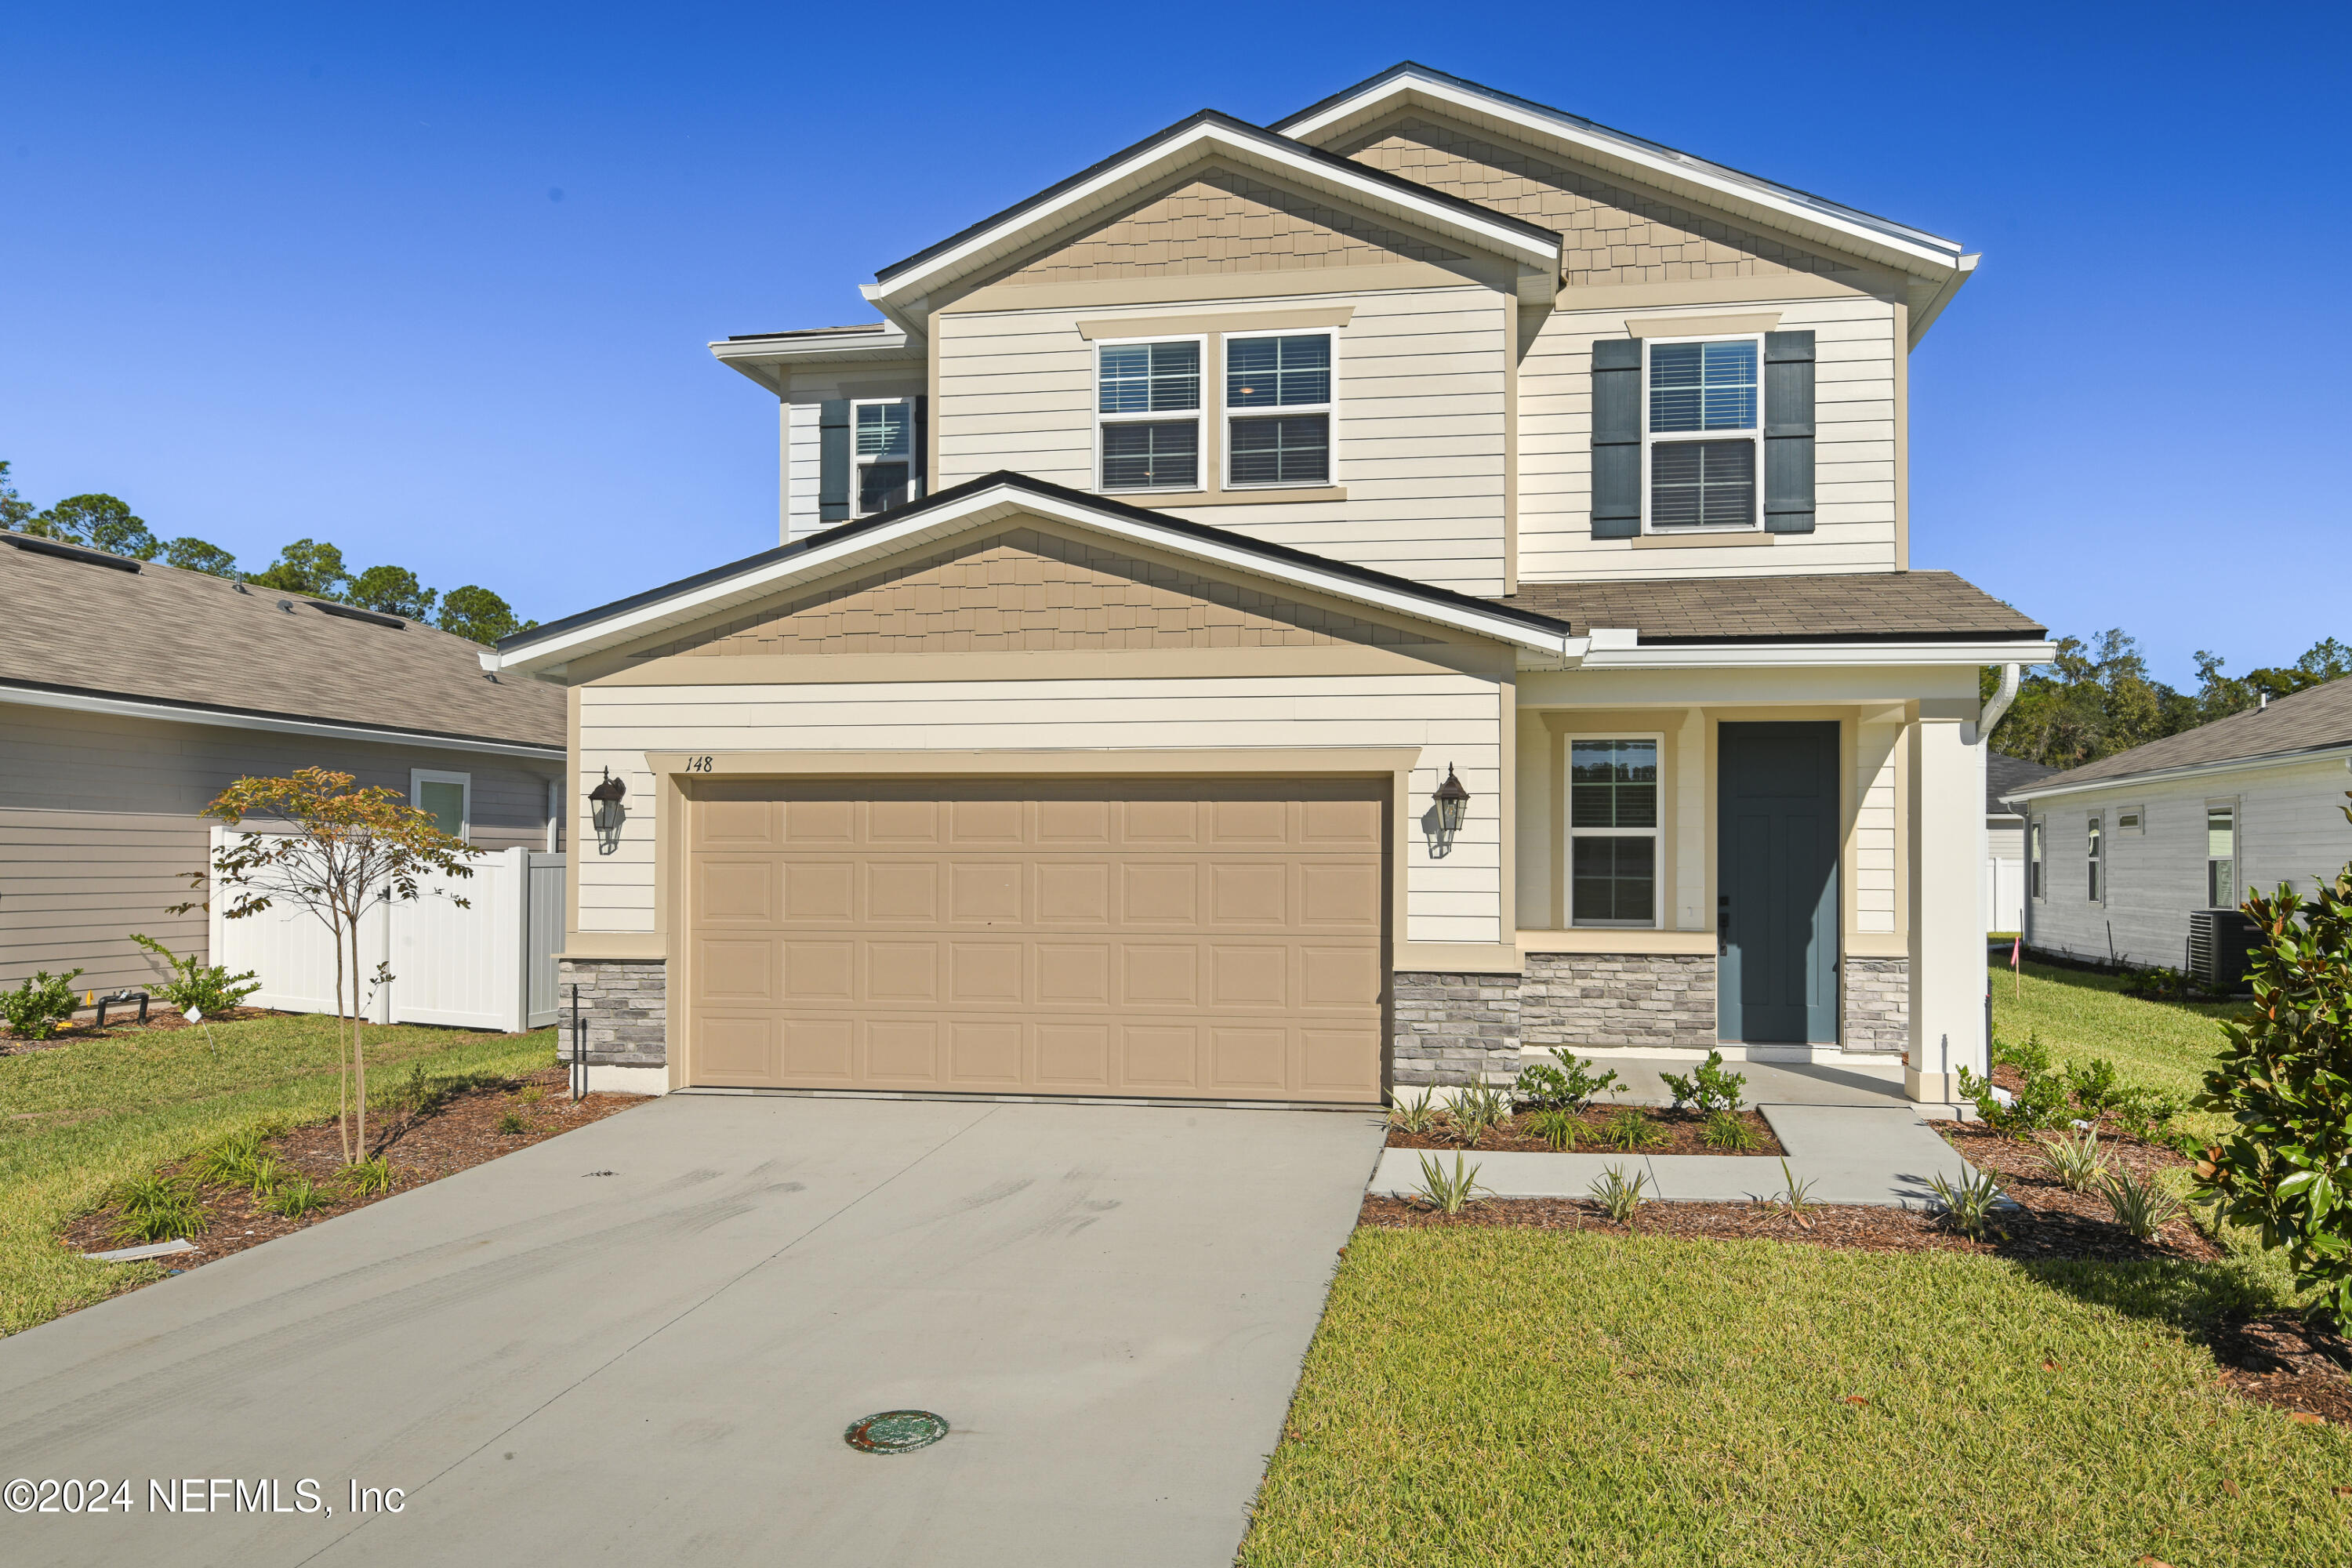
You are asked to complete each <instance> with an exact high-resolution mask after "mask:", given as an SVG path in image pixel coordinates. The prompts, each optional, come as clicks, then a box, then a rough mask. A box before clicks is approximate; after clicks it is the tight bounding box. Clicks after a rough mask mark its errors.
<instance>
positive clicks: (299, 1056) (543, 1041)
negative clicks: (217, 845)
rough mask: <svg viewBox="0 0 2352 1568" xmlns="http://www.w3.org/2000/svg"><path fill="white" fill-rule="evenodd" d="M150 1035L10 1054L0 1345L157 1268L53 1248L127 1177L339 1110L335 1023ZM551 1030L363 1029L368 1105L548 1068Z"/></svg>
mask: <svg viewBox="0 0 2352 1568" xmlns="http://www.w3.org/2000/svg"><path fill="white" fill-rule="evenodd" d="M212 1034H213V1039H214V1041H215V1043H216V1044H217V1046H218V1047H219V1055H218V1057H217V1058H215V1055H214V1053H213V1051H212V1049H211V1048H209V1047H207V1046H206V1044H205V1032H204V1031H203V1030H202V1029H169V1030H166V1029H154V1030H148V1031H144V1032H137V1033H128V1034H124V1035H121V1036H118V1037H115V1038H112V1039H100V1040H82V1041H76V1042H74V1043H72V1044H70V1045H64V1046H58V1047H54V1048H52V1049H49V1050H43V1051H33V1052H28V1053H26V1055H23V1056H15V1057H6V1058H0V1334H13V1333H16V1332H17V1331H20V1330H23V1329H28V1328H31V1327H32V1326H33V1325H34V1324H36V1323H40V1322H46V1321H48V1320H49V1319H51V1318H54V1317H56V1316H57V1315H58V1313H60V1312H67V1311H71V1310H73V1309H74V1308H76V1307H80V1306H86V1305H88V1304H89V1302H91V1301H95V1300H100V1299H101V1298H103V1297H106V1296H110V1295H111V1294H113V1293H114V1292H115V1291H117V1290H119V1289H123V1288H124V1287H126V1286H128V1285H131V1284H136V1283H139V1282H140V1281H142V1280H144V1279H152V1278H153V1277H154V1276H155V1274H156V1273H157V1272H158V1271H159V1266H158V1265H154V1264H126V1263H91V1262H88V1261H86V1260H84V1259H83V1258H79V1257H78V1256H76V1255H75V1254H74V1253H72V1252H69V1251H68V1250H67V1249H66V1248H64V1247H60V1246H58V1243H57V1232H58V1228H59V1227H60V1226H64V1225H65V1224H66V1223H67V1222H68V1221H69V1220H71V1219H72V1218H73V1217H74V1216H75V1215H79V1214H82V1213H85V1212H87V1211H89V1210H90V1209H93V1208H96V1207H98V1206H99V1205H100V1204H102V1203H103V1202H104V1201H105V1197H106V1194H107V1191H108V1189H109V1188H110V1187H112V1186H114V1185H115V1184H117V1183H118V1182H121V1181H123V1180H125V1179H128V1178H131V1177H134V1176H142V1175H145V1174H147V1173H151V1172H152V1171H154V1170H155V1169H156V1168H157V1167H159V1166H163V1165H168V1164H171V1163H174V1162H176V1161H179V1160H183V1159H185V1158H187V1157H188V1156H189V1155H191V1154H193V1153H194V1152H196V1151H197V1150H198V1149H200V1148H202V1147H203V1146H204V1145H205V1144H206V1143H208V1142H212V1141H213V1140H215V1139H216V1138H220V1137H222V1136H224V1135H226V1134H228V1133H231V1132H236V1131H245V1130H248V1129H251V1128H254V1127H256V1126H258V1125H261V1124H263V1123H266V1122H269V1121H287V1122H293V1121H314V1120H317V1119H319V1118H321V1117H327V1116H331V1115H333V1114H334V1110H335V1091H336V1071H335V1043H334V1042H335V1026H334V1020H333V1019H332V1018H326V1017H318V1016H289V1017H272V1018H252V1019H247V1020H244V1021H242V1022H238V1023H228V1024H218V1025H215V1026H213V1031H212ZM551 1035H552V1032H551V1031H548V1030H541V1031H540V1032H539V1033H537V1034H532V1035H460V1034H453V1033H452V1032H450V1031H449V1030H446V1029H425V1028H414V1027H408V1028H402V1027H388V1028H381V1029H379V1028H374V1027H371V1028H370V1029H369V1030H368V1031H367V1040H366V1045H367V1054H368V1081H369V1087H370V1089H372V1090H373V1093H372V1095H371V1099H372V1100H375V1101H376V1103H377V1104H378V1105H379V1106H380V1105H381V1104H382V1098H381V1097H382V1096H383V1094H384V1092H385V1091H387V1090H389V1089H391V1088H392V1087H393V1084H394V1069H395V1068H397V1069H398V1071H399V1073H400V1074H402V1075H404V1074H405V1073H406V1071H407V1068H408V1067H409V1066H410V1064H412V1063H416V1064H421V1065H422V1066H423V1067H424V1068H425V1071H426V1072H428V1073H453V1072H467V1071H491V1072H499V1073H513V1072H522V1071H527V1070H529V1069H530V1068H539V1067H543V1066H545V1065H546V1064H547V1063H548V1062H549V1061H550V1060H551V1058H552V1047H551Z"/></svg>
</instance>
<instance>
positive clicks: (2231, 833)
mask: <svg viewBox="0 0 2352 1568" xmlns="http://www.w3.org/2000/svg"><path fill="white" fill-rule="evenodd" d="M2205 907H2206V908H2207V909H2209V910H2234V909H2236V908H2237V907H2238V808H2237V807H2236V806H2235V805H2209V806H2207V807H2206V808H2205Z"/></svg>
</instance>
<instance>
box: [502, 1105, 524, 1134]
mask: <svg viewBox="0 0 2352 1568" xmlns="http://www.w3.org/2000/svg"><path fill="white" fill-rule="evenodd" d="M499 1131H501V1132H528V1131H530V1122H528V1121H524V1120H523V1119H522V1112H521V1111H520V1110H509V1111H508V1112H507V1113H506V1114H505V1115H504V1116H501V1117H499Z"/></svg>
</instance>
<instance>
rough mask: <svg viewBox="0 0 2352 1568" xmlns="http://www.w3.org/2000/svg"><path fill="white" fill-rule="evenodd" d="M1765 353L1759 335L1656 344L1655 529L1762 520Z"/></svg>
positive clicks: (1646, 425)
mask: <svg viewBox="0 0 2352 1568" xmlns="http://www.w3.org/2000/svg"><path fill="white" fill-rule="evenodd" d="M1762 357H1763V348H1762V341H1761V340H1760V339H1758V338H1730V339H1722V340H1717V341H1711V342H1652V343H1650V344H1649V345H1648V352H1647V354H1646V359H1647V367H1648V368H1647V374H1648V406H1647V409H1646V411H1645V412H1646V417H1645V418H1644V420H1643V445H1644V446H1645V447H1647V448H1648V458H1649V462H1648V468H1649V479H1650V482H1649V485H1648V486H1647V495H1648V500H1649V521H1650V527H1651V528H1652V529H1654V530H1673V529H1683V528H1753V527H1755V526H1756V525H1757V507H1756V500H1757V470H1758V468H1759V460H1758V458H1759V445H1760V440H1761V437H1762V433H1763V432H1762V426H1763V382H1762V377H1761V374H1760V373H1761V362H1762Z"/></svg>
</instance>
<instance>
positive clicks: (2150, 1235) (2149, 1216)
mask: <svg viewBox="0 0 2352 1568" xmlns="http://www.w3.org/2000/svg"><path fill="white" fill-rule="evenodd" d="M2101 1191H2102V1192H2104V1193H2105V1196H2106V1200H2107V1206H2108V1207H2109V1208H2111V1209H2113V1210H2115V1214H2116V1224H2118V1225H2120V1226H2123V1227H2124V1228H2125V1229H2126V1230H2127V1231H2129V1232H2131V1233H2132V1235H2133V1236H2135V1237H2138V1238H2139V1239H2140V1240H2142V1241H2154V1240H2155V1239H2156V1235H2157V1232H2158V1231H2160V1230H2162V1229H2163V1228H2164V1227H2165V1226H2168V1225H2169V1224H2171V1223H2172V1222H2173V1221H2174V1220H2176V1219H2178V1218H2179V1217H2180V1200H2179V1198H2177V1197H2174V1196H2173V1195H2172V1194H2171V1193H2170V1192H2169V1191H2168V1190H2167V1189H2166V1188H2165V1186H2164V1185H2163V1184H2162V1183H2160V1182H2158V1180H2157V1179H2156V1175H2155V1173H2153V1172H2149V1173H2143V1174H2140V1175H2134V1174H2133V1173H2131V1172H2129V1171H2117V1172H2116V1173H2113V1174H2112V1175H2110V1176H2108V1178H2107V1179H2106V1182H2105V1185H2104V1186H2103V1187H2102V1189H2101Z"/></svg>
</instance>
